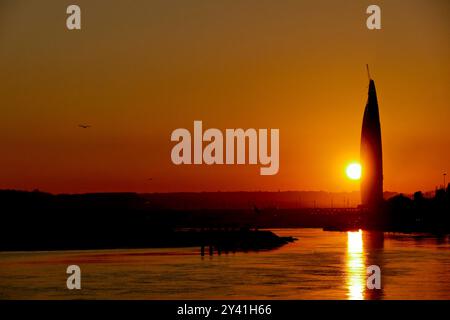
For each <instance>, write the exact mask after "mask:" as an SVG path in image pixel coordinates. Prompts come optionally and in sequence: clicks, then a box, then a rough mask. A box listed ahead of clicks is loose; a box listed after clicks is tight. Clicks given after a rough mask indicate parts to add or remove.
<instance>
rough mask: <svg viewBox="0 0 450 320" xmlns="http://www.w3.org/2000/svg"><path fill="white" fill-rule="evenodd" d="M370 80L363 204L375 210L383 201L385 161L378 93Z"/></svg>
mask: <svg viewBox="0 0 450 320" xmlns="http://www.w3.org/2000/svg"><path fill="white" fill-rule="evenodd" d="M369 78H370V76H369ZM369 80H370V82H369V92H368V98H367V104H366V108H365V110H364V117H363V124H362V130H361V159H360V160H361V166H362V174H361V202H362V205H363V206H365V207H369V208H374V207H377V206H378V205H379V204H381V203H382V201H383V159H382V148H381V127H380V115H379V112H378V100H377V92H376V89H375V82H374V81H373V80H372V79H369Z"/></svg>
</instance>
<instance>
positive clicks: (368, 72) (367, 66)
mask: <svg viewBox="0 0 450 320" xmlns="http://www.w3.org/2000/svg"><path fill="white" fill-rule="evenodd" d="M366 69H367V76H368V77H369V80H371V79H372V78H371V77H370V71H369V64H366Z"/></svg>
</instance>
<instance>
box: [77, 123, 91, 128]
mask: <svg viewBox="0 0 450 320" xmlns="http://www.w3.org/2000/svg"><path fill="white" fill-rule="evenodd" d="M78 126H79V127H80V128H83V129H87V128H90V127H91V125H89V124H79V125H78Z"/></svg>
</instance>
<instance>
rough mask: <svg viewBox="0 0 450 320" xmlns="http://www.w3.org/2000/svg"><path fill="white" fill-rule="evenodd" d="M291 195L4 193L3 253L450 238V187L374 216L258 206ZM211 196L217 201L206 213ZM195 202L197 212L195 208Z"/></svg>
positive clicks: (401, 199) (398, 200)
mask: <svg viewBox="0 0 450 320" xmlns="http://www.w3.org/2000/svg"><path fill="white" fill-rule="evenodd" d="M300 194H301V193H300ZM287 195H290V196H292V193H286V194H283V193H282V192H262V193H259V194H258V193H248V194H247V193H245V192H243V193H239V192H235V193H233V192H230V193H227V192H212V193H186V194H185V193H174V194H167V193H166V194H164V193H162V194H136V193H92V194H73V195H69V194H62V195H52V194H49V193H43V192H39V191H33V192H27V191H16V190H0V205H1V214H0V218H1V221H2V227H3V230H2V232H1V233H0V250H3V251H4V250H57V249H99V248H135V247H167V246H192V245H195V246H197V245H201V244H202V243H201V241H200V239H201V236H200V233H198V232H207V231H208V232H210V234H209V236H210V237H211V239H218V237H219V235H220V237H222V238H221V239H222V240H221V241H224V240H223V239H234V240H232V241H231V240H230V241H229V242H228V244H230V245H232V246H235V245H237V243H240V244H241V245H242V241H241V240H242V239H244V238H245V239H246V240H245V241H249V239H252V240H251V241H252V242H251V243H250V242H248V243H244V244H243V245H242V247H253V248H254V249H258V248H270V247H276V246H278V245H282V244H283V243H286V242H287V241H288V240H289V239H280V238H279V237H276V235H274V236H275V237H274V236H273V235H268V234H263V233H261V232H259V233H258V230H259V229H263V228H264V229H270V228H324V229H327V230H338V231H345V230H357V229H367V230H379V231H390V232H430V233H436V234H447V233H450V217H449V215H448V212H450V210H448V209H449V203H450V196H449V195H450V184H449V185H448V186H447V188H446V189H438V190H436V192H435V194H434V195H433V196H432V197H425V196H424V194H422V193H421V192H416V193H415V194H414V195H413V196H412V197H411V198H409V197H406V196H404V195H402V194H399V195H395V196H393V197H391V198H390V199H388V200H385V201H383V203H382V204H381V205H380V207H379V208H377V209H371V210H369V209H367V208H364V207H359V208H358V207H348V208H345V207H341V208H333V207H328V208H319V207H316V208H314V207H311V206H309V207H295V206H294V205H295V202H294V203H293V205H292V206H291V207H289V206H287V205H286V203H283V202H281V203H280V205H278V204H277V202H276V201H275V202H274V201H272V202H271V205H270V206H269V205H268V206H260V205H258V201H257V200H258V198H257V196H259V197H261V198H264V199H267V198H271V197H272V200H274V199H276V198H277V196H278V197H279V198H280V199H282V198H283V196H287ZM246 196H247V198H246ZM249 196H250V197H251V198H252V199H253V200H254V201H253V202H251V201H247V205H246V206H245V207H239V206H236V207H234V208H230V204H232V203H233V201H234V200H233V199H240V198H244V199H246V200H248V197H249ZM212 198H216V199H215V200H216V201H218V202H217V203H216V204H215V206H209V207H208V204H211V199H212ZM202 199H203V200H205V201H203V205H204V206H203V207H199V206H198V201H200V200H202ZM227 200H228V201H227ZM196 203H197V206H193V205H192V204H196ZM222 203H227V204H228V207H221V204H222ZM238 203H239V201H238ZM240 203H241V204H242V202H240ZM180 230H183V231H186V230H188V231H190V233H189V232H188V233H182V232H181V231H180ZM196 232H197V233H196ZM211 232H212V233H211ZM239 232H240V233H239ZM233 237H234V238H233ZM262 239H264V241H263V240H262ZM266 240H267V242H266Z"/></svg>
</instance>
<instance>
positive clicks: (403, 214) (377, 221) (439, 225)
mask: <svg viewBox="0 0 450 320" xmlns="http://www.w3.org/2000/svg"><path fill="white" fill-rule="evenodd" d="M380 209H381V210H379V212H377V211H374V212H372V213H371V214H368V215H366V217H367V218H368V219H371V220H372V221H367V225H368V226H375V227H379V228H380V229H384V230H393V231H425V232H433V233H449V232H450V184H448V185H447V188H446V189H444V188H440V189H437V190H436V191H435V193H434V196H433V197H425V196H424V194H423V193H422V192H420V191H418V192H416V193H414V195H413V196H412V197H407V196H404V195H403V194H399V195H396V196H394V197H392V198H390V199H388V200H387V201H385V203H384V204H383V206H382V207H381V208H380Z"/></svg>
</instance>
